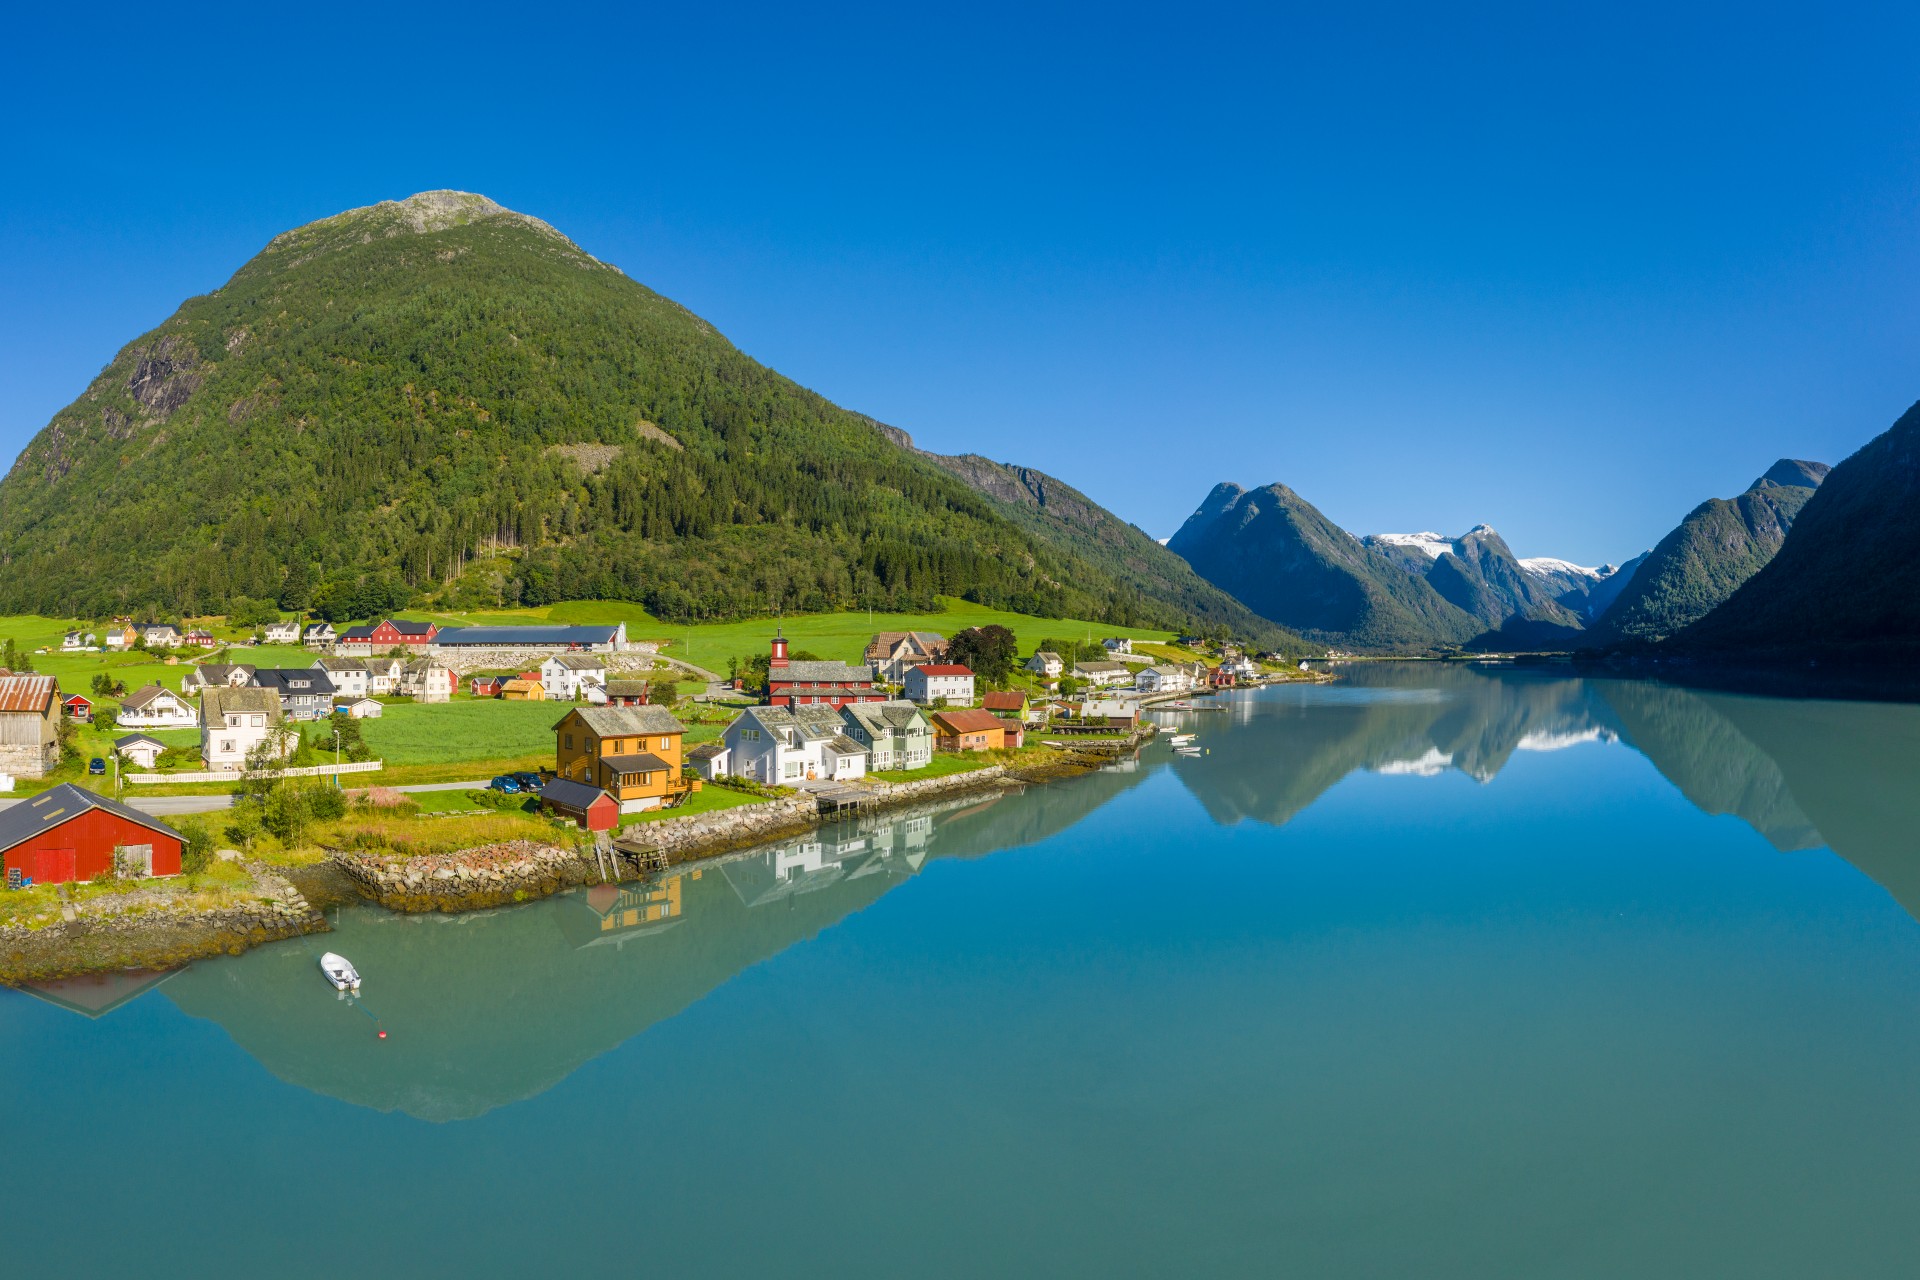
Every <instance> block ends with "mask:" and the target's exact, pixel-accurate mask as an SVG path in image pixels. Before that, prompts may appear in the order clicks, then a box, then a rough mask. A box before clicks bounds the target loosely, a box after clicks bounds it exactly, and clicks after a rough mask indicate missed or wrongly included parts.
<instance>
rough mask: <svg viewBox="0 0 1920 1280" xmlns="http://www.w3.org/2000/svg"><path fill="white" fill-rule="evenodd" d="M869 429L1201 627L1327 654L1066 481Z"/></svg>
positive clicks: (895, 431) (889, 430) (1277, 647)
mask: <svg viewBox="0 0 1920 1280" xmlns="http://www.w3.org/2000/svg"><path fill="white" fill-rule="evenodd" d="M875 427H876V428H877V429H878V430H880V431H881V432H882V433H884V434H885V435H886V436H887V438H888V439H890V440H892V441H893V442H894V443H896V444H898V445H899V446H900V447H901V448H903V449H911V450H914V452H916V453H918V454H919V455H920V456H921V457H923V458H926V459H927V460H928V461H930V462H933V463H934V464H935V465H937V466H939V467H941V468H942V469H943V470H945V471H947V472H950V473H951V474H953V475H955V476H958V477H959V478H960V479H961V480H964V481H965V482H966V483H967V484H968V485H969V486H970V487H971V488H973V489H974V490H975V491H976V492H978V493H980V494H982V495H983V496H984V497H986V498H987V499H988V500H989V501H990V502H992V503H993V505H994V507H995V508H996V509H997V510H999V511H1000V512H1001V513H1002V514H1004V515H1005V516H1006V517H1007V518H1008V519H1010V520H1012V521H1013V522H1014V523H1015V524H1017V525H1019V526H1020V527H1021V528H1023V529H1025V530H1026V531H1027V532H1028V533H1029V534H1031V535H1032V536H1033V537H1034V538H1036V539H1038V540H1039V541H1041V542H1043V543H1046V544H1047V545H1049V546H1056V547H1061V548H1063V549H1067V548H1070V549H1071V550H1072V551H1073V552H1075V553H1076V554H1078V555H1079V556H1080V557H1082V558H1083V559H1086V560H1089V561H1091V562H1092V563H1094V564H1096V565H1098V566H1099V567H1100V568H1101V569H1102V570H1103V571H1104V572H1105V573H1106V574H1107V575H1108V576H1109V577H1110V578H1111V579H1112V580H1113V581H1115V582H1117V583H1119V584H1121V585H1122V586H1123V587H1125V588H1127V589H1130V590H1134V591H1138V592H1140V593H1141V594H1142V595H1144V596H1149V597H1151V598H1154V599H1159V600H1165V601H1168V602H1170V603H1173V604H1175V605H1177V606H1179V607H1180V608H1182V609H1185V610H1186V611H1187V613H1188V614H1189V615H1190V616H1191V617H1192V618H1193V619H1194V621H1195V623H1196V624H1198V625H1199V626H1201V627H1203V628H1223V629H1225V630H1226V631H1227V632H1229V633H1230V634H1232V635H1234V636H1238V637H1241V638H1243V639H1245V640H1248V641H1251V642H1252V643H1254V644H1257V645H1259V646H1260V647H1262V648H1263V649H1269V650H1273V651H1276V652H1280V653H1287V654H1302V655H1304V654H1307V653H1312V652H1319V651H1321V650H1322V649H1324V648H1325V646H1323V645H1310V644H1308V643H1307V642H1306V641H1305V640H1303V639H1301V637H1300V636H1298V635H1296V634H1294V633H1293V632H1292V631H1289V630H1287V629H1286V628H1284V627H1281V626H1279V625H1277V624H1276V623H1273V622H1271V621H1269V620H1267V619H1266V618H1263V617H1261V616H1260V615H1259V614H1257V613H1255V612H1253V610H1251V609H1249V608H1247V606H1246V605H1244V604H1242V603H1241V602H1240V601H1238V600H1236V599H1234V598H1233V597H1232V596H1230V595H1228V594H1227V593H1226V592H1225V591H1222V590H1221V589H1220V588H1218V587H1216V586H1214V585H1213V584H1212V583H1210V582H1208V581H1206V580H1205V579H1204V578H1202V577H1201V576H1200V575H1199V574H1197V573H1195V572H1194V571H1193V567H1192V566H1191V565H1189V564H1188V563H1187V562H1186V561H1185V560H1182V559H1181V558H1180V557H1179V556H1177V555H1175V554H1174V553H1173V552H1171V551H1169V550H1168V549H1167V548H1166V547H1163V546H1161V545H1160V544H1159V543H1158V542H1155V541H1154V540H1153V539H1152V538H1150V537H1148V536H1147V535H1146V533H1145V532H1144V531H1142V530H1141V529H1139V528H1137V527H1136V526H1134V525H1131V524H1128V523H1127V522H1126V521H1124V520H1121V519H1120V518H1119V517H1117V516H1115V515H1114V514H1113V513H1112V512H1110V511H1108V510H1107V509H1106V508H1104V507H1102V506H1101V505H1100V504H1099V503H1097V502H1095V501H1094V500H1093V499H1091V498H1089V497H1087V495H1086V494H1084V493H1081V492H1080V491H1079V490H1078V489H1075V488H1073V487H1072V486H1071V485H1069V484H1066V483H1065V482H1064V481H1061V480H1057V479H1055V478H1054V477H1052V476H1050V475H1047V474H1046V473H1045V472H1043V471H1035V470H1034V469H1032V468H1031V467H1021V466H1015V465H1013V464H1011V463H1005V462H994V461H993V460H991V459H989V458H983V457H981V456H980V455H979V454H974V453H968V454H959V455H946V454H938V453H929V452H927V451H926V450H923V449H918V448H916V446H915V445H914V443H913V438H912V437H911V436H910V435H908V434H907V433H906V432H904V431H902V430H900V429H899V428H898V427H889V426H885V425H883V424H879V423H876V424H875Z"/></svg>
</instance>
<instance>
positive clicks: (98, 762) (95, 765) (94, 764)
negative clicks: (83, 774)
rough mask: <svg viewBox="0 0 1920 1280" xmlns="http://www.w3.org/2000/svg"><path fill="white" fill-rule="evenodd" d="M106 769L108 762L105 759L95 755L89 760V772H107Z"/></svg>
mask: <svg viewBox="0 0 1920 1280" xmlns="http://www.w3.org/2000/svg"><path fill="white" fill-rule="evenodd" d="M106 771H107V762H106V761H105V760H102V759H101V758H100V757H99V756H95V757H94V758H93V759H91V760H89V761H87V772H88V773H105V772H106Z"/></svg>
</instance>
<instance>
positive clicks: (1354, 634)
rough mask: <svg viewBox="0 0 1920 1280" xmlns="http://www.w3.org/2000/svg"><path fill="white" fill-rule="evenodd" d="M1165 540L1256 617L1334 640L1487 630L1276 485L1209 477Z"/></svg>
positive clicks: (1390, 644)
mask: <svg viewBox="0 0 1920 1280" xmlns="http://www.w3.org/2000/svg"><path fill="white" fill-rule="evenodd" d="M1167 547H1168V549H1169V550H1171V551H1173V552H1175V553H1176V554H1178V555H1179V556H1181V557H1182V558H1183V559H1185V560H1186V562H1187V563H1188V564H1190V565H1192V566H1193V568H1194V571H1195V572H1197V573H1198V574H1199V575H1200V576H1201V577H1202V578H1205V579H1206V580H1207V581H1208V582H1211V583H1212V584H1213V585H1214V586H1216V587H1219V588H1220V589H1221V590H1223V591H1226V592H1229V593H1230V594H1232V595H1233V596H1234V597H1235V598H1237V599H1239V600H1240V601H1241V602H1242V603H1244V604H1245V605H1246V606H1247V607H1248V608H1250V609H1252V610H1253V611H1254V612H1255V613H1257V614H1259V615H1260V616H1261V617H1263V618H1271V619H1273V620H1274V621H1275V622H1278V623H1280V624H1281V625H1282V626H1286V627H1290V628H1292V629H1294V630H1296V631H1298V632H1300V633H1301V634H1302V635H1305V636H1306V637H1307V638H1308V639H1311V640H1316V641H1320V642H1322V643H1327V644H1333V645H1336V646H1339V647H1341V648H1348V649H1355V650H1361V651H1372V652H1389V651H1422V650H1431V649H1439V648H1447V647H1456V646H1459V645H1462V644H1464V643H1466V642H1467V641H1468V640H1471V639H1472V638H1473V637H1475V636H1477V635H1479V634H1481V633H1482V632H1484V631H1485V630H1486V629H1487V628H1486V627H1485V625H1484V624H1483V623H1482V622H1481V621H1480V620H1479V619H1476V618H1475V617H1473V616H1472V615H1471V614H1469V613H1467V612H1466V611H1465V610H1463V609H1461V608H1459V607H1458V606H1457V605H1455V604H1453V603H1451V602H1449V601H1448V600H1446V599H1444V598H1442V596H1441V595H1440V593H1439V592H1438V591H1436V590H1435V589H1434V588H1433V587H1432V586H1431V585H1430V584H1429V583H1428V582H1427V580H1426V578H1425V577H1424V576H1423V575H1421V574H1420V573H1418V572H1412V571H1410V570H1409V567H1408V564H1407V563H1406V562H1405V561H1404V560H1402V559H1397V558H1396V557H1395V556H1394V555H1392V554H1389V553H1388V552H1386V551H1383V550H1380V549H1378V548H1375V547H1372V546H1369V545H1367V544H1366V543H1365V542H1362V541H1361V540H1360V539H1358V538H1356V537H1354V536H1353V535H1352V534H1350V533H1348V532H1346V530H1344V529H1342V528H1340V527H1339V526H1338V525H1336V524H1334V523H1333V522H1332V521H1331V520H1329V519H1327V517H1326V516H1324V515H1322V514H1321V513H1320V512H1319V511H1318V510H1316V509H1315V508H1314V507H1313V505H1312V504H1311V503H1309V502H1307V501H1306V500H1305V499H1304V498H1302V497H1301V496H1300V495H1299V494H1297V493H1295V492H1294V491H1293V490H1291V489H1289V488H1288V487H1287V486H1285V485H1283V484H1270V485H1267V486H1266V487H1265V488H1261V489H1253V490H1246V489H1242V488H1241V487H1240V486H1239V485H1237V484H1225V483H1223V484H1219V485H1215V486H1214V489H1213V492H1212V493H1209V494H1208V495H1207V499H1206V501H1205V502H1203V503H1201V504H1200V509H1199V510H1197V511H1195V512H1194V513H1193V514H1192V515H1191V516H1189V517H1188V518H1187V522H1186V523H1185V524H1183V525H1182V526H1180V531H1179V532H1178V533H1176V534H1174V536H1173V537H1172V538H1171V539H1170V540H1169V541H1168V543H1167Z"/></svg>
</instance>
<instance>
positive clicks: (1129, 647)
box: [1100, 636, 1133, 654]
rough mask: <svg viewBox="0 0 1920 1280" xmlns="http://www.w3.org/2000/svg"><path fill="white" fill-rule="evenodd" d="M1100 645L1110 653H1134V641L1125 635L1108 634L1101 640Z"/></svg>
mask: <svg viewBox="0 0 1920 1280" xmlns="http://www.w3.org/2000/svg"><path fill="white" fill-rule="evenodd" d="M1100 647H1101V648H1103V649H1105V650H1106V651H1107V652H1108V653H1109V654H1120V653H1132V652H1133V641H1131V640H1129V639H1128V638H1127V637H1125V636H1108V637H1107V638H1106V639H1105V640H1102V641H1101V642H1100Z"/></svg>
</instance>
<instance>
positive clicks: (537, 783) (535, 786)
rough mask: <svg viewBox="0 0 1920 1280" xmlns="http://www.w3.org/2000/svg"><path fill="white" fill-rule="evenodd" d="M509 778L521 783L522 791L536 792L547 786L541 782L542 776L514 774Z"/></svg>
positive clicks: (509, 775)
mask: <svg viewBox="0 0 1920 1280" xmlns="http://www.w3.org/2000/svg"><path fill="white" fill-rule="evenodd" d="M507 776H508V777H510V778H512V779H513V780H514V781H515V782H517V783H519V784H520V789H521V790H522V791H527V792H535V791H538V790H540V788H542V787H544V786H546V785H547V784H546V783H544V782H542V781H541V780H540V775H539V774H537V773H513V774H508V775H507Z"/></svg>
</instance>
